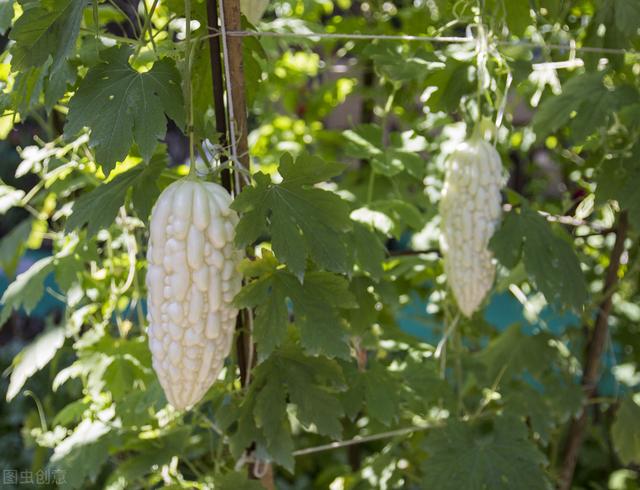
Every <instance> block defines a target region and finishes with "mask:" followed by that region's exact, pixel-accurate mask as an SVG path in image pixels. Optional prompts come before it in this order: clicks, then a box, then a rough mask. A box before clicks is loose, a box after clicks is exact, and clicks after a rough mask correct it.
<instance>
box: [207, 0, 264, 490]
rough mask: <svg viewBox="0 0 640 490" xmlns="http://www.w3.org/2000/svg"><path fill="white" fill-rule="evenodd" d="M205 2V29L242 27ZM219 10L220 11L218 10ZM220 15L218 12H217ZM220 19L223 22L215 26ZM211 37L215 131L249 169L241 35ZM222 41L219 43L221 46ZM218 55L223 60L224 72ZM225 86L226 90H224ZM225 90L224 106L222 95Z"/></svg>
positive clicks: (245, 352)
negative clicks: (206, 24)
mask: <svg viewBox="0 0 640 490" xmlns="http://www.w3.org/2000/svg"><path fill="white" fill-rule="evenodd" d="M218 1H221V3H219V4H218V3H217V1H216V0H208V1H207V21H208V25H209V28H211V29H216V30H217V29H219V27H223V29H220V30H221V31H224V32H226V31H239V30H240V29H241V27H242V24H241V13H240V2H239V0H218ZM218 9H220V10H218ZM218 14H220V15H218ZM220 21H222V23H223V25H221V26H219V23H220ZM220 41H221V38H220V37H219V36H212V37H210V38H209V50H210V59H211V75H212V82H213V84H212V85H213V100H214V105H215V115H216V131H217V132H218V133H219V141H220V143H221V144H222V146H224V147H227V146H228V145H229V146H230V147H231V150H232V151H231V156H232V158H233V159H234V161H233V164H234V165H238V164H240V165H241V166H242V167H243V168H245V169H247V170H248V169H249V164H250V159H249V144H248V124H247V105H246V94H245V80H244V66H243V65H244V63H243V50H242V44H243V41H242V38H241V37H232V36H226V37H223V38H222V43H221V42H220ZM221 44H222V45H221ZM221 58H222V59H223V60H224V63H225V64H224V75H223V70H222V68H223V66H222V64H221ZM225 87H226V90H225ZM225 91H226V105H225V97H224V94H225ZM221 177H222V183H223V185H224V187H225V188H226V189H227V190H229V192H233V193H234V194H235V195H237V194H238V193H239V192H240V191H241V190H242V185H243V180H242V179H241V178H240V177H239V175H238V172H237V171H236V172H235V175H234V177H235V178H234V179H233V180H234V182H233V183H232V179H231V174H230V172H229V171H228V170H225V171H224V172H223V173H222V175H221ZM250 325H251V318H250V312H249V311H247V310H244V311H243V312H242V313H241V314H240V315H239V317H238V323H237V330H238V338H237V343H236V352H237V359H238V366H239V368H240V378H241V382H242V385H243V386H247V385H248V384H249V383H250V380H251V369H252V367H253V365H254V364H255V358H256V356H255V346H254V344H253V341H252V336H251V332H250ZM264 470H265V471H264V473H263V476H262V477H261V478H260V482H261V483H262V485H263V486H264V487H265V488H266V489H268V490H273V489H275V484H274V480H273V468H272V466H271V465H270V464H268V465H266V467H264ZM249 473H250V476H251V477H253V475H254V473H255V466H254V463H252V464H251V465H250V468H249Z"/></svg>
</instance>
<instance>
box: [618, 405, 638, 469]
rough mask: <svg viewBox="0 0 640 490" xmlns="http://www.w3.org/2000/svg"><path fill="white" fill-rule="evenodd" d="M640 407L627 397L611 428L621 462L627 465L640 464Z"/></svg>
mask: <svg viewBox="0 0 640 490" xmlns="http://www.w3.org/2000/svg"><path fill="white" fill-rule="evenodd" d="M638 420H640V405H638V404H637V403H636V402H635V401H634V399H633V397H632V396H626V397H625V398H624V400H623V401H622V404H621V405H620V408H619V409H618V412H617V413H616V419H615V421H614V422H613V425H612V426H611V437H612V438H613V444H614V446H615V448H616V451H617V453H618V455H619V456H620V460H621V461H622V463H623V464H625V465H630V464H640V427H638Z"/></svg>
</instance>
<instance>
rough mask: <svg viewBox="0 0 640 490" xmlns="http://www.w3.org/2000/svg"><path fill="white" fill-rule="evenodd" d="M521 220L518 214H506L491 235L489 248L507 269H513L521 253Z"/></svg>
mask: <svg viewBox="0 0 640 490" xmlns="http://www.w3.org/2000/svg"><path fill="white" fill-rule="evenodd" d="M521 225H522V220H521V219H520V215H519V214H518V213H507V215H506V216H505V217H504V219H503V220H502V224H501V226H500V228H499V229H498V230H497V231H496V232H495V233H494V234H493V236H492V237H491V240H490V241H489V248H490V249H491V250H492V251H493V253H494V255H495V257H496V259H498V261H499V262H500V263H501V264H502V265H504V266H505V267H508V268H509V269H512V268H514V267H515V266H516V265H517V264H518V261H519V260H520V256H521V253H522V236H523V235H524V230H523V229H522V228H521Z"/></svg>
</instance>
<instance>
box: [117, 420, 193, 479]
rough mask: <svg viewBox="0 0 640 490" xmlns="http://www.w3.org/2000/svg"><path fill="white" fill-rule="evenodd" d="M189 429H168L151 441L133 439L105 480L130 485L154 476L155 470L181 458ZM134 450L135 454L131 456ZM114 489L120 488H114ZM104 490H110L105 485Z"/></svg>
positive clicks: (187, 441)
mask: <svg viewBox="0 0 640 490" xmlns="http://www.w3.org/2000/svg"><path fill="white" fill-rule="evenodd" d="M190 434H191V427H180V426H178V427H177V428H173V429H169V430H168V431H166V432H163V433H162V434H161V435H159V436H158V437H155V438H153V439H133V441H134V442H133V443H131V442H129V444H128V447H127V448H126V450H125V453H124V454H123V456H126V459H124V458H122V459H123V461H119V462H118V464H117V465H116V466H115V469H114V471H113V472H112V473H111V475H110V476H109V479H108V480H107V482H108V483H116V482H117V483H118V484H121V483H122V480H124V482H125V483H130V484H131V485H128V486H126V487H125V488H129V487H131V486H135V485H133V483H134V482H136V480H138V479H139V478H142V477H144V476H145V475H147V474H155V473H156V471H157V468H159V467H162V466H163V465H165V464H168V463H169V462H170V461H171V459H172V458H173V457H174V456H182V455H183V454H184V451H185V448H186V447H187V444H188V443H189V436H190ZM132 450H135V454H132ZM114 486H115V487H116V488H122V487H121V486H116V485H114ZM106 488H112V487H110V486H109V485H106Z"/></svg>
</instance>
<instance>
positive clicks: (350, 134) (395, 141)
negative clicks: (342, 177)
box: [342, 124, 425, 178]
mask: <svg viewBox="0 0 640 490" xmlns="http://www.w3.org/2000/svg"><path fill="white" fill-rule="evenodd" d="M342 136H343V137H344V139H345V140H346V148H345V150H346V153H347V155H349V156H352V157H354V158H363V159H367V160H369V161H370V162H371V166H372V168H373V169H374V170H375V171H376V172H377V173H379V174H381V175H385V176H387V177H393V176H394V175H397V174H399V173H400V172H402V171H404V170H406V171H407V172H408V173H409V174H411V175H413V176H414V177H418V178H420V177H421V176H422V175H423V173H424V170H423V169H424V166H425V164H424V160H423V159H422V157H421V156H420V155H418V154H417V153H415V151H416V150H417V151H421V150H423V149H424V146H423V145H422V144H421V140H420V139H419V138H415V137H414V138H411V136H409V135H407V133H392V134H391V135H390V138H389V139H390V143H389V144H386V143H385V138H384V137H383V134H382V128H381V127H380V126H378V125H377V124H361V125H359V126H357V127H356V128H354V129H348V130H346V131H344V132H343V133H342Z"/></svg>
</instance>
